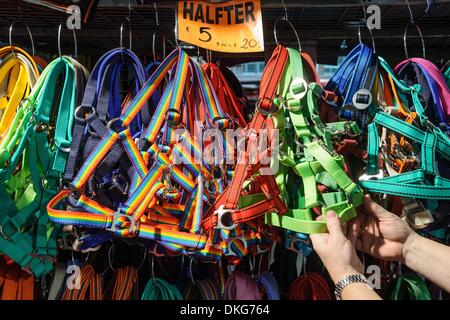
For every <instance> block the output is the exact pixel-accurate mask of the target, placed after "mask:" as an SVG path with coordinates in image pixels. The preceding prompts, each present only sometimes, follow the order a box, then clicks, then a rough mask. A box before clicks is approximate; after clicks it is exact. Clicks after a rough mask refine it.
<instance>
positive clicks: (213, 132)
mask: <svg viewBox="0 0 450 320" xmlns="http://www.w3.org/2000/svg"><path fill="white" fill-rule="evenodd" d="M193 131H194V132H193V134H191V133H190V132H189V131H188V130H186V129H183V128H180V129H176V130H175V131H174V134H173V135H174V137H173V140H174V141H176V143H175V145H174V148H173V152H172V155H173V164H194V165H199V166H201V165H204V164H206V165H211V166H224V165H235V164H248V165H256V164H261V169H260V174H261V175H273V174H276V173H277V172H278V169H279V157H278V154H279V150H278V148H279V130H278V129H266V128H263V129H260V130H258V132H257V131H256V130H254V129H242V128H238V129H227V130H220V129H216V128H210V129H206V130H204V129H203V125H202V123H201V122H200V121H196V122H195V123H194V130H193Z"/></svg>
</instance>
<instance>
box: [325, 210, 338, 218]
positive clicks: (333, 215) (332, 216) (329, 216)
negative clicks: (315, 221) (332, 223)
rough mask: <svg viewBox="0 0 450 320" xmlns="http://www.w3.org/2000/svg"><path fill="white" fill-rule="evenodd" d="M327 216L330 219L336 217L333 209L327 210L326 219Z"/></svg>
mask: <svg viewBox="0 0 450 320" xmlns="http://www.w3.org/2000/svg"><path fill="white" fill-rule="evenodd" d="M328 218H331V219H333V218H336V212H334V211H328V212H327V219H328Z"/></svg>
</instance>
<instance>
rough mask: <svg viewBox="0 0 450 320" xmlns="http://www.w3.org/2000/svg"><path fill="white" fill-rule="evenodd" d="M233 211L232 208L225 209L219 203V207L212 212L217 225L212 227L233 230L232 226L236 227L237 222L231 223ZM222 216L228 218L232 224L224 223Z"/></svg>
mask: <svg viewBox="0 0 450 320" xmlns="http://www.w3.org/2000/svg"><path fill="white" fill-rule="evenodd" d="M235 211H236V210H233V209H226V208H225V206H224V205H221V206H220V207H219V209H217V210H216V211H214V214H216V215H217V226H216V227H214V229H223V230H233V229H234V228H236V227H237V224H236V223H233V216H232V214H233V213H234V212H235ZM224 218H228V219H229V220H230V221H231V222H232V223H233V224H232V225H226V223H224V220H223V219H224ZM225 221H226V220H225Z"/></svg>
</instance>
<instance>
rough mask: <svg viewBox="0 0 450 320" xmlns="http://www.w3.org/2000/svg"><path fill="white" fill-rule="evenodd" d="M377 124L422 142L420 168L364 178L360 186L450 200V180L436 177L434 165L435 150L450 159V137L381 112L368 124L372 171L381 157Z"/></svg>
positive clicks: (435, 129)
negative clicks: (428, 178) (431, 178)
mask: <svg viewBox="0 0 450 320" xmlns="http://www.w3.org/2000/svg"><path fill="white" fill-rule="evenodd" d="M376 125H380V126H382V127H385V128H388V129H390V130H392V131H394V132H398V133H399V134H401V135H403V136H405V137H407V138H409V139H412V140H413V141H415V142H417V143H418V144H419V145H421V157H422V159H421V169H419V170H415V171H412V172H406V173H402V174H398V175H395V176H391V177H389V178H384V179H377V180H362V181H360V185H361V186H362V187H363V188H365V189H367V190H369V191H370V192H376V193H386V194H391V195H397V196H403V197H413V198H420V199H431V200H441V199H450V181H449V180H448V179H445V178H442V177H439V176H436V168H435V166H436V161H435V154H436V152H439V153H441V154H442V155H443V156H444V157H447V158H448V156H449V152H450V138H449V137H448V136H446V135H445V134H443V133H442V131H441V130H440V129H439V128H433V131H432V132H426V131H423V130H421V129H419V128H417V127H415V126H413V125H410V124H408V123H406V122H404V121H402V120H401V119H398V118H396V117H394V116H391V115H390V114H387V113H383V112H379V113H377V115H376V116H375V119H374V123H372V124H371V125H370V127H369V136H368V138H369V141H368V151H369V169H370V168H372V170H374V168H376V167H377V164H376V163H375V159H378V146H379V136H378V130H377V129H376ZM426 175H430V176H434V181H429V180H427V179H426Z"/></svg>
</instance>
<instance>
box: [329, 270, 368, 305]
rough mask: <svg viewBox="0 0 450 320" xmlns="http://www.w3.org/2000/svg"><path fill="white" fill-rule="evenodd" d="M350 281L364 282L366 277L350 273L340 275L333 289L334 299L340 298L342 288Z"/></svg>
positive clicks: (350, 282)
mask: <svg viewBox="0 0 450 320" xmlns="http://www.w3.org/2000/svg"><path fill="white" fill-rule="evenodd" d="M352 283H366V284H367V279H366V277H364V276H363V275H362V274H351V275H348V276H345V277H342V278H341V279H340V280H339V281H338V282H337V283H336V288H335V289H334V295H335V296H336V300H341V293H342V290H343V289H344V288H345V287H346V286H348V285H349V284H352Z"/></svg>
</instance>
